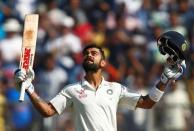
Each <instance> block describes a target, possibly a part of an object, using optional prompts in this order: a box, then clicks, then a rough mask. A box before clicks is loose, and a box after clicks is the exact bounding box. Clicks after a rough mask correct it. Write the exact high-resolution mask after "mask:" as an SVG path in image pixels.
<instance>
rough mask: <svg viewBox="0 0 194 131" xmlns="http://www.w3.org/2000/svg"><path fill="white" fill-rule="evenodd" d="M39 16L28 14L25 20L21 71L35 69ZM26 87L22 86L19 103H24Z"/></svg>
mask: <svg viewBox="0 0 194 131" xmlns="http://www.w3.org/2000/svg"><path fill="white" fill-rule="evenodd" d="M38 19H39V15H38V14H27V15H26V16H25V20H24V30H23V38H22V49H21V51H22V53H21V58H20V65H19V66H20V69H24V70H26V71H27V70H28V69H29V68H32V67H33V63H34V55H35V50H36V39H37V33H38ZM24 96H25V87H24V85H23V84H22V86H21V91H20V97H19V101H20V102H23V101H24Z"/></svg>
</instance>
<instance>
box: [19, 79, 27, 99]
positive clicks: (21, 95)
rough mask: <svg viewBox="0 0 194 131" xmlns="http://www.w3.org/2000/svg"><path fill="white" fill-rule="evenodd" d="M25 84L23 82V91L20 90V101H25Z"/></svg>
mask: <svg viewBox="0 0 194 131" xmlns="http://www.w3.org/2000/svg"><path fill="white" fill-rule="evenodd" d="M24 85H25V84H24V83H22V86H21V91H20V97H19V102H23V101H24V96H25V90H26V89H25V86H24Z"/></svg>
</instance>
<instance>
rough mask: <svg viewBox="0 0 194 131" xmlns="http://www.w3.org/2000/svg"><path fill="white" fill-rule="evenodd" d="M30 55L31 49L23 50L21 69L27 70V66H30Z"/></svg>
mask: <svg viewBox="0 0 194 131" xmlns="http://www.w3.org/2000/svg"><path fill="white" fill-rule="evenodd" d="M30 53H31V49H30V48H25V49H24V56H23V64H22V67H23V68H24V69H26V70H27V69H28V67H29V65H30Z"/></svg>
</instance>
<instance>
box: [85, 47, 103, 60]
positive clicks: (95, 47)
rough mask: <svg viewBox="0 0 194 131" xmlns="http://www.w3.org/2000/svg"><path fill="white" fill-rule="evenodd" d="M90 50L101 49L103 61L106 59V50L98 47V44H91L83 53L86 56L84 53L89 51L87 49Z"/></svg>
mask: <svg viewBox="0 0 194 131" xmlns="http://www.w3.org/2000/svg"><path fill="white" fill-rule="evenodd" d="M90 48H97V49H99V51H100V53H101V55H102V58H103V59H105V58H106V57H105V53H104V50H103V49H102V47H100V46H98V45H96V44H89V45H87V46H85V47H84V49H83V51H82V53H83V54H84V53H85V52H86V50H87V49H90Z"/></svg>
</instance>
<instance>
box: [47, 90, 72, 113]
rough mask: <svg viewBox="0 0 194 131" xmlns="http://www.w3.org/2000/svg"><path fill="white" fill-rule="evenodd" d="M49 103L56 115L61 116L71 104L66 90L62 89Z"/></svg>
mask: <svg viewBox="0 0 194 131" xmlns="http://www.w3.org/2000/svg"><path fill="white" fill-rule="evenodd" d="M50 103H51V104H52V105H53V107H54V108H55V109H56V111H57V113H58V114H61V113H62V112H63V111H64V110H65V108H66V107H69V106H70V105H71V104H72V101H71V96H70V95H69V93H68V90H67V89H63V90H62V91H61V92H60V93H59V94H57V95H56V96H55V97H54V98H53V99H52V100H51V101H50Z"/></svg>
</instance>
